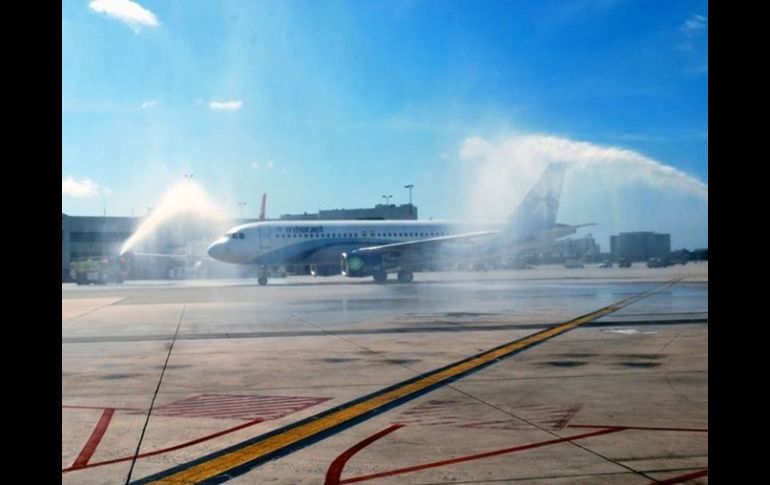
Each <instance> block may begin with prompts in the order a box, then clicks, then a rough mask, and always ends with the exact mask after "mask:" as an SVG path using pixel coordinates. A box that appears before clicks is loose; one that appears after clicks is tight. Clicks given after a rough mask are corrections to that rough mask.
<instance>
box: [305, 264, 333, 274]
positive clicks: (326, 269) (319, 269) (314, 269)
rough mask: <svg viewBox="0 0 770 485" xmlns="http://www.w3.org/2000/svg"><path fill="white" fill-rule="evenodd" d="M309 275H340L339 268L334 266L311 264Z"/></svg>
mask: <svg viewBox="0 0 770 485" xmlns="http://www.w3.org/2000/svg"><path fill="white" fill-rule="evenodd" d="M310 274H311V275H313V276H334V275H338V274H340V267H339V266H337V265H336V264H311V265H310Z"/></svg>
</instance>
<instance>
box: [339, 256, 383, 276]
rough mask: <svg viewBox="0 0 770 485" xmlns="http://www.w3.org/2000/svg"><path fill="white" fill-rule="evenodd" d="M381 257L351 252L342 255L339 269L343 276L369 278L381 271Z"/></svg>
mask: <svg viewBox="0 0 770 485" xmlns="http://www.w3.org/2000/svg"><path fill="white" fill-rule="evenodd" d="M382 266H383V265H382V255H381V254H371V253H366V252H358V251H351V252H350V254H348V253H342V260H341V261H340V269H341V271H342V275H343V276H350V277H352V278H361V277H364V276H371V275H373V274H374V272H375V271H378V270H381V269H382Z"/></svg>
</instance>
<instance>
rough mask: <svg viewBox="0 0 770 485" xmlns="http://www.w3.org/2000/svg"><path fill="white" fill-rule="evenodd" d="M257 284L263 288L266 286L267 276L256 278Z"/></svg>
mask: <svg viewBox="0 0 770 485" xmlns="http://www.w3.org/2000/svg"><path fill="white" fill-rule="evenodd" d="M257 283H259V286H265V285H266V284H267V276H260V277H259V278H257Z"/></svg>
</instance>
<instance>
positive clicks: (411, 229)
mask: <svg viewBox="0 0 770 485" xmlns="http://www.w3.org/2000/svg"><path fill="white" fill-rule="evenodd" d="M502 225H503V224H502V223H494V222H491V223H486V224H485V223H481V224H478V223H477V224H468V223H459V222H447V221H443V222H440V221H269V222H257V223H251V224H244V225H241V226H237V227H235V228H233V229H231V230H230V231H228V233H227V234H225V235H224V236H222V237H221V238H220V239H218V240H217V241H215V242H214V243H213V244H212V245H211V246H210V247H209V249H208V253H209V255H210V256H211V257H212V258H214V259H217V260H219V261H225V262H228V263H238V264H259V265H281V264H338V263H339V259H340V255H341V254H342V253H343V252H346V251H352V250H355V249H359V248H362V247H368V246H379V245H385V244H393V243H398V242H405V241H416V240H422V239H431V238H436V237H442V236H450V235H455V234H461V233H467V232H471V231H474V230H495V229H499V228H500V227H501V226H502Z"/></svg>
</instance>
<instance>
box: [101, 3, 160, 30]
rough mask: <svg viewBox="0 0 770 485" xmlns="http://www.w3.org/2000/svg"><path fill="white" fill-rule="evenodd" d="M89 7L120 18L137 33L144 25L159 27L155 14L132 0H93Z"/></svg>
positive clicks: (117, 18) (108, 15)
mask: <svg viewBox="0 0 770 485" xmlns="http://www.w3.org/2000/svg"><path fill="white" fill-rule="evenodd" d="M88 8H90V9H91V10H93V11H94V12H96V13H101V14H104V15H106V16H107V17H111V18H114V19H116V20H120V21H121V22H123V23H125V24H126V25H128V26H129V27H130V28H131V30H133V31H134V32H135V33H137V34H138V33H139V32H140V31H141V28H142V27H158V26H160V22H158V19H157V18H156V17H155V14H154V13H152V12H151V11H149V10H147V9H146V8H144V7H142V6H141V5H139V4H138V3H136V2H132V1H131V0H92V1H91V2H90V3H89V4H88Z"/></svg>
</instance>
